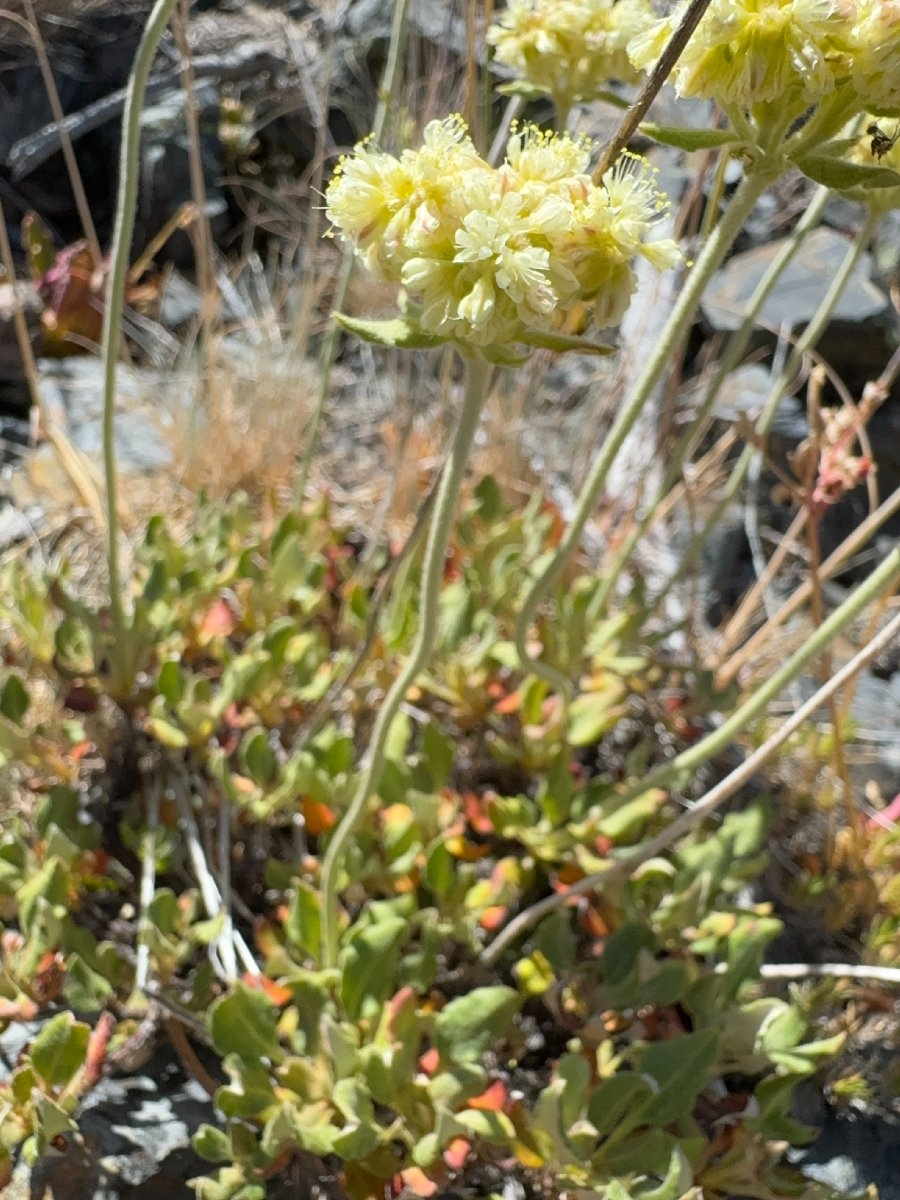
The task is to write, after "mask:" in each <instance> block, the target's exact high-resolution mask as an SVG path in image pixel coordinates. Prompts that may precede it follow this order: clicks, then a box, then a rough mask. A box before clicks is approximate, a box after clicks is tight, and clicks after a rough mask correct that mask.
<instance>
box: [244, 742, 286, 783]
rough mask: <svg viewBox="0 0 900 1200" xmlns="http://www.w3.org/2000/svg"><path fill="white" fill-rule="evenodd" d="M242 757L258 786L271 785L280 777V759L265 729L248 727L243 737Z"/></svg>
mask: <svg viewBox="0 0 900 1200" xmlns="http://www.w3.org/2000/svg"><path fill="white" fill-rule="evenodd" d="M241 758H242V759H243V762H244V766H245V767H246V768H247V774H248V775H249V776H250V778H251V779H252V780H253V782H254V783H255V784H257V786H258V787H270V786H271V785H272V784H273V783H275V781H276V779H277V778H278V759H277V758H276V757H275V751H274V750H273V749H272V747H271V746H270V745H269V737H268V734H267V733H266V731H265V730H264V729H248V730H247V732H246V733H245V734H244V736H243V738H242V739H241Z"/></svg>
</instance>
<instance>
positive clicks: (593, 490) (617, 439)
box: [516, 160, 774, 697]
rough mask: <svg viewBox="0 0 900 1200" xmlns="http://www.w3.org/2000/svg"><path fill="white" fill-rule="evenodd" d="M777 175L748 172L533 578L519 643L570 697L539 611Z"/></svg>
mask: <svg viewBox="0 0 900 1200" xmlns="http://www.w3.org/2000/svg"><path fill="white" fill-rule="evenodd" d="M773 175H774V172H773V170H772V169H771V168H769V167H767V165H766V162H765V160H763V161H762V162H759V163H757V164H755V169H753V170H750V171H748V173H747V174H746V175H745V176H744V179H743V181H742V183H741V185H740V187H739V188H738V190H737V192H736V193H735V195H734V198H733V200H732V201H731V204H730V205H729V206H728V208H727V209H726V211H725V213H724V214H723V216H722V219H721V221H720V222H719V224H718V225H717V226H716V228H715V230H714V231H713V233H712V235H711V236H710V238H709V240H708V241H707V243H706V245H705V246H704V247H703V250H702V252H701V253H700V256H699V257H698V259H697V261H696V262H695V263H694V266H693V268H692V269H691V271H690V273H689V275H688V277H687V279H686V280H685V282H684V287H683V289H682V291H681V294H680V295H679V297H678V300H677V301H676V303H675V306H674V308H673V309H672V312H671V314H670V315H669V319H668V321H667V322H666V325H665V328H664V329H663V331H662V333H661V335H660V339H659V342H658V343H657V346H656V349H655V351H654V353H653V354H651V356H650V358H649V360H648V362H647V364H646V366H645V368H644V371H643V373H642V375H641V376H640V378H639V379H638V381H637V383H636V384H635V387H634V389H633V391H632V393H631V395H630V396H629V397H628V399H627V400H626V401H625V403H624V404H623V406H622V408H621V409H620V410H619V414H618V416H617V417H616V419H615V421H614V422H613V426H612V428H611V429H610V431H609V433H608V434H607V436H606V439H605V440H604V442H603V445H602V447H601V448H600V453H599V454H598V455H597V458H596V459H595V461H594V464H593V466H592V468H591V471H590V474H589V475H588V478H587V480H586V482H585V485H584V487H583V488H582V491H581V494H580V496H579V498H578V504H577V507H576V509H575V514H574V516H573V517H572V520H571V522H570V524H569V528H568V529H567V530H566V534H565V536H564V537H563V539H562V541H561V542H560V544H559V547H558V549H557V551H556V553H555V554H554V556H553V558H552V559H551V561H550V562H549V564H548V565H547V566H546V567H545V568H544V570H543V572H542V573H541V574H540V575H539V576H538V578H537V579H536V580H535V582H534V583H533V584H532V586H531V590H530V591H529V593H528V595H527V596H526V597H525V600H524V602H523V605H522V610H521V612H520V614H519V618H518V621H517V623H516V649H517V650H518V654H519V660H520V662H521V664H522V668H523V669H524V670H526V671H533V672H534V673H535V674H536V675H539V676H540V677H541V678H542V679H545V680H546V681H547V682H548V683H549V684H550V685H551V687H553V688H554V689H556V690H557V691H558V692H559V693H560V694H561V695H562V696H564V697H569V696H571V694H572V690H573V689H572V682H571V680H570V679H569V678H568V677H567V676H566V675H564V674H563V673H562V672H561V671H558V670H556V668H555V667H551V666H549V665H548V664H546V663H542V662H540V661H539V660H538V659H536V658H535V657H534V655H532V654H531V653H530V652H529V650H528V647H527V641H528V634H529V629H530V626H531V623H532V620H533V619H534V615H535V613H536V612H537V609H538V607H539V606H540V604H541V603H542V602H543V601H544V599H546V597H547V595H548V593H549V591H550V589H551V587H552V586H553V584H554V583H555V582H556V580H557V578H558V577H559V575H560V573H561V572H562V570H563V568H564V567H565V564H566V563H567V562H568V560H569V558H570V557H571V555H572V554H573V553H574V552H575V550H576V549H577V547H578V544H579V542H580V541H581V535H582V533H583V532H584V527H585V525H586V524H587V521H588V518H589V517H590V515H591V513H592V512H593V511H594V508H595V506H596V504H597V498H598V497H599V495H600V491H601V489H602V487H603V485H604V483H605V482H606V478H607V475H608V474H609V471H610V468H611V467H612V464H613V461H614V460H615V457H616V455H617V454H618V452H619V450H620V449H621V447H622V443H623V442H624V441H625V439H626V437H627V436H628V432H629V430H630V429H631V427H632V426H633V425H634V422H635V421H636V420H637V418H638V417H639V416H640V413H641V410H642V409H643V407H644V405H645V404H646V403H647V401H648V400H649V399H650V397H651V395H652V394H653V391H654V389H655V388H656V385H657V384H658V382H659V381H660V379H661V378H662V377H663V375H664V374H665V371H666V367H667V366H668V365H669V363H670V361H671V358H672V354H673V353H674V351H675V348H676V346H677V345H678V343H679V342H680V341H681V339H682V338H684V337H686V336H687V333H688V331H689V329H690V324H691V321H692V319H693V317H694V313H695V312H696V311H697V307H698V305H699V304H700V300H701V298H702V296H703V292H704V290H705V288H706V285H707V284H708V283H709V280H710V278H711V277H712V275H713V274H714V273H715V271H716V270H717V269H718V268H719V266H720V265H721V263H722V260H723V259H724V257H725V255H726V253H727V252H728V249H729V247H730V246H731V245H732V243H733V242H734V239H735V238H736V237H737V235H738V233H739V232H740V230H741V228H742V226H743V224H744V222H745V220H746V219H747V216H748V215H749V213H750V212H751V211H752V209H753V206H754V205H755V204H756V202H757V200H758V199H759V197H760V196H761V195H762V194H763V192H764V191H765V190H766V188H767V187H768V186H769V183H770V182H771V180H772V178H773Z"/></svg>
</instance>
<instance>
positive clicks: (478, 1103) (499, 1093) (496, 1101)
mask: <svg viewBox="0 0 900 1200" xmlns="http://www.w3.org/2000/svg"><path fill="white" fill-rule="evenodd" d="M508 1099H509V1093H508V1092H507V1090H506V1084H505V1083H504V1082H503V1080H502V1079H495V1080H494V1082H493V1083H491V1084H489V1085H488V1087H487V1088H485V1090H484V1091H483V1092H482V1093H481V1095H480V1096H473V1097H472V1099H471V1100H470V1101H469V1103H468V1105H467V1106H466V1107H467V1108H478V1109H481V1111H482V1112H503V1110H504V1108H505V1107H506V1102H507V1100H508Z"/></svg>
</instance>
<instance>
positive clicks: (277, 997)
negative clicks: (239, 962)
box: [241, 972, 294, 1008]
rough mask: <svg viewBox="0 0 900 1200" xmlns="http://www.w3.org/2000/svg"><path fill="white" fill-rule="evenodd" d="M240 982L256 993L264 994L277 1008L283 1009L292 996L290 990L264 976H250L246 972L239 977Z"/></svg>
mask: <svg viewBox="0 0 900 1200" xmlns="http://www.w3.org/2000/svg"><path fill="white" fill-rule="evenodd" d="M241 982H242V983H245V984H246V985H247V987H251V988H254V989H255V990H256V991H258V992H265V994H266V995H267V996H268V997H269V999H270V1000H271V1001H272V1003H273V1004H274V1005H276V1007H278V1008H283V1007H284V1005H285V1004H287V1003H288V1001H289V1000H292V999H293V996H294V993H293V992H292V991H291V989H290V988H286V987H284V986H283V985H282V984H280V983H276V982H275V980H274V979H269V978H267V977H266V976H265V975H251V974H250V973H249V972H247V973H245V974H244V975H242V976H241Z"/></svg>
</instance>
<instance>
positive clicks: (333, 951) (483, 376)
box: [322, 356, 490, 968]
mask: <svg viewBox="0 0 900 1200" xmlns="http://www.w3.org/2000/svg"><path fill="white" fill-rule="evenodd" d="M489 376H490V367H489V366H488V364H487V363H486V362H485V361H484V359H482V358H480V357H476V356H473V357H470V358H469V359H468V361H467V363H466V390H465V396H464V398H463V405H462V411H461V413H460V416H459V422H458V424H457V427H456V433H455V435H454V438H453V445H452V447H451V449H450V454H449V457H448V459H447V462H446V464H445V466H444V471H443V474H442V476H441V482H440V484H439V487H438V492H437V496H436V499H435V506H434V513H433V515H432V518H431V524H430V526H429V530H428V541H427V543H426V546H425V561H424V565H423V569H422V584H421V595H420V600H419V627H418V629H417V631H416V640H415V644H414V646H413V649H412V652H411V653H410V656H409V658H408V659H407V661H406V663H405V664H404V666H403V669H402V670H401V671H400V674H399V675H398V676H397V678H396V679H395V680H394V682H393V684H392V686H391V688H390V690H389V692H388V694H387V695H386V696H385V698H384V702H383V703H382V705H381V707H380V708H379V710H378V716H377V717H376V719H375V725H374V727H373V729H372V736H371V739H370V741H369V745H368V748H367V750H366V758H365V763H364V765H363V770H362V776H361V778H360V780H359V783H358V784H357V787H356V790H355V792H354V794H353V799H352V800H351V801H350V805H349V807H348V809H347V811H346V813H345V814H344V816H343V818H342V819H341V822H340V824H339V825H338V827H337V829H336V830H335V832H334V834H333V836H332V838H331V841H330V842H329V843H328V849H327V851H326V852H325V857H324V859H323V861H322V965H323V966H324V967H326V968H333V967H336V966H337V959H338V945H339V929H338V926H339V916H338V885H339V882H340V872H341V868H342V866H343V862H344V854H345V852H346V848H347V844H348V842H349V841H350V839H351V838H352V837H353V834H354V833H355V832H356V829H357V827H358V826H359V823H360V820H361V819H362V817H363V814H364V813H365V809H366V805H367V803H368V801H369V800H370V799H371V797H372V796H373V795H375V794H376V792H377V790H378V783H379V780H380V778H381V773H382V770H383V769H384V763H385V751H386V747H387V739H388V734H389V732H390V728H391V724H392V722H393V720H394V717H395V716H396V715H397V712H398V711H399V709H400V705H401V704H402V703H403V699H404V697H405V696H406V693H407V692H408V691H409V689H410V687H411V686H412V684H413V683H414V682H415V680H416V677H417V676H418V675H419V674H420V672H421V671H422V669H423V668H424V667H425V666H426V664H427V662H428V659H429V657H430V655H431V651H432V647H433V646H434V642H435V638H436V635H437V625H438V612H439V607H440V589H441V581H442V579H443V574H444V559H445V557H446V553H447V545H448V542H449V540H450V532H451V529H452V525H453V515H454V511H455V508H456V501H457V498H458V496H459V489H460V484H461V482H462V478H463V473H464V471H465V467H466V462H467V460H468V457H469V451H470V450H471V447H472V442H473V439H474V437H475V432H476V430H477V428H478V421H479V417H480V415H481V409H482V406H483V404H484V400H485V395H486V391H487V385H488V380H489Z"/></svg>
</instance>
